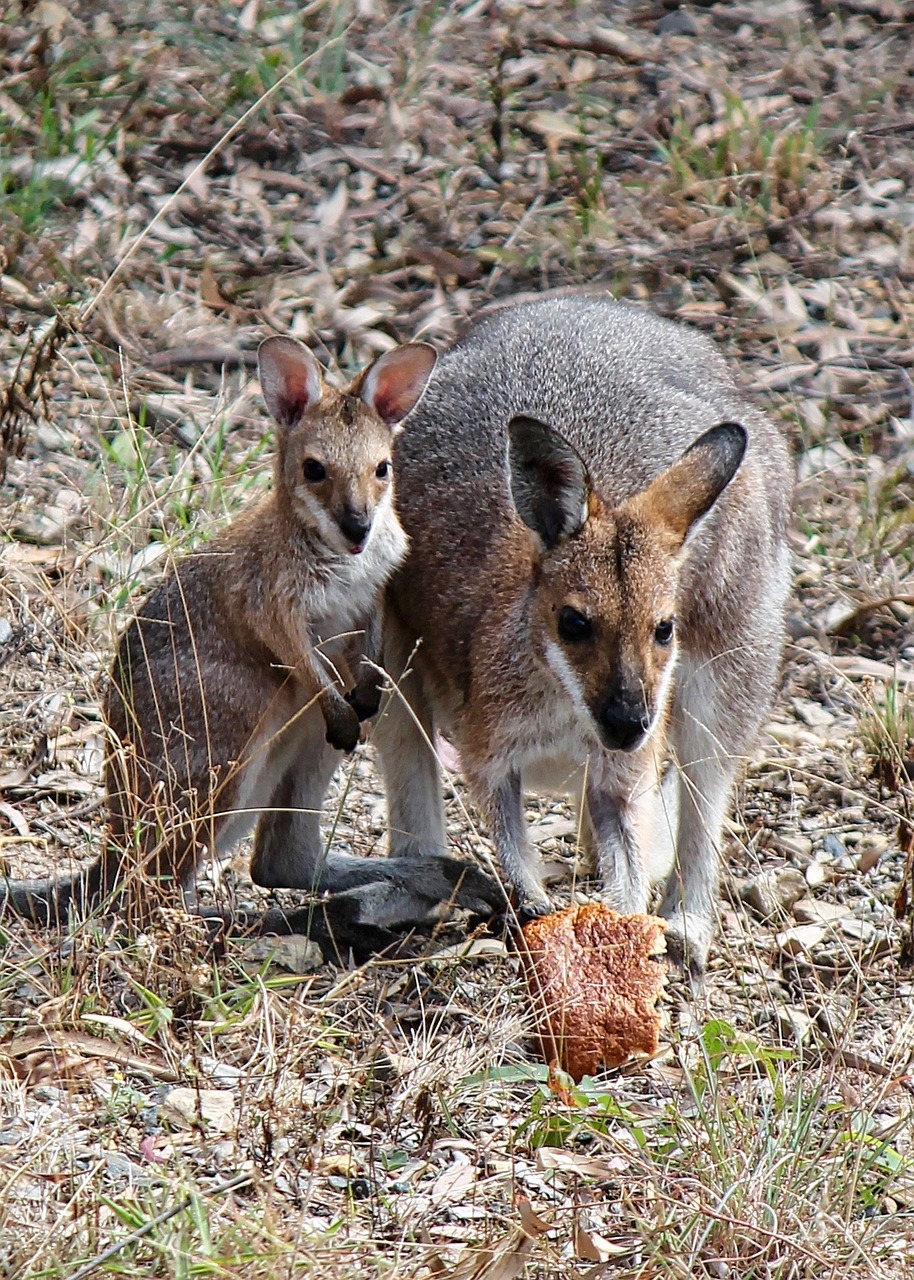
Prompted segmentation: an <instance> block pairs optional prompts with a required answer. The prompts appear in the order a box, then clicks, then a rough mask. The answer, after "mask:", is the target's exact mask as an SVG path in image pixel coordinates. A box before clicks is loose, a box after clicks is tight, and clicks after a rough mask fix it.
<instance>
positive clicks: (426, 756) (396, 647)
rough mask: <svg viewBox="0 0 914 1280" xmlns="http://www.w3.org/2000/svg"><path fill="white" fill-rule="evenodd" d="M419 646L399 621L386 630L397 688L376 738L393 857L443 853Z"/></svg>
mask: <svg viewBox="0 0 914 1280" xmlns="http://www.w3.org/2000/svg"><path fill="white" fill-rule="evenodd" d="M413 649H414V645H413V642H412V639H411V637H410V636H409V634H408V633H407V632H405V631H404V630H403V627H402V625H401V624H400V623H399V622H398V621H397V619H396V618H395V617H393V616H391V615H390V611H388V616H387V617H386V618H385V624H384V658H385V663H386V666H387V670H388V672H389V673H390V676H391V679H392V680H393V682H394V688H393V690H392V692H391V693H390V694H388V696H387V697H386V699H385V700H384V703H383V705H382V707H381V715H380V717H379V719H378V722H377V724H376V725H375V728H374V732H373V734H372V742H373V743H374V745H375V746H376V747H377V748H378V751H379V755H380V765H381V774H382V776H383V779H384V790H385V792H386V795H387V807H388V817H389V821H388V825H389V830H390V853H391V856H392V857H401V856H405V855H410V854H415V853H422V854H428V853H444V851H445V848H446V846H447V840H446V836H445V829H444V805H443V803H442V799H441V782H440V778H439V771H438V760H437V757H436V755H435V751H434V748H433V746H432V742H433V740H434V733H435V725H434V720H433V718H432V712H431V707H430V704H429V700H428V698H427V696H426V694H425V691H424V689H423V683H422V675H421V671H420V670H419V669H418V666H417V665H416V663H415V661H414V656H415V655H414V652H413Z"/></svg>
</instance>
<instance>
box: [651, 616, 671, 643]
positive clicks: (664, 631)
mask: <svg viewBox="0 0 914 1280" xmlns="http://www.w3.org/2000/svg"><path fill="white" fill-rule="evenodd" d="M672 639H673V619H672V618H664V619H663V621H662V622H658V623H657V625H656V627H654V640H655V641H656V642H657V644H660V645H663V647H664V648H666V646H667V645H668V644H669V643H670V641H671V640H672Z"/></svg>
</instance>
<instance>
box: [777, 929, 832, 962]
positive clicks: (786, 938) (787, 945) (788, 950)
mask: <svg viewBox="0 0 914 1280" xmlns="http://www.w3.org/2000/svg"><path fill="white" fill-rule="evenodd" d="M826 932H827V930H826V929H824V928H822V926H821V925H817V924H797V925H794V926H793V927H792V928H790V929H782V930H781V932H780V933H779V934H778V935H777V937H776V938H775V942H776V943H777V945H778V947H779V948H780V950H781V951H783V952H784V953H785V955H788V956H805V955H809V954H810V952H812V951H813V950H814V949H815V948H816V947H817V946H818V945H819V943H820V942H821V941H822V939H823V938H824V937H825V934H826Z"/></svg>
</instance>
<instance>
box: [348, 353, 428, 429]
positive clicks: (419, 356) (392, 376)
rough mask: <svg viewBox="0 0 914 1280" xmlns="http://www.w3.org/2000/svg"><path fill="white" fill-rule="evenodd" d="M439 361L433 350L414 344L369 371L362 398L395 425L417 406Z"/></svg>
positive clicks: (386, 356)
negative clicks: (436, 362)
mask: <svg viewBox="0 0 914 1280" xmlns="http://www.w3.org/2000/svg"><path fill="white" fill-rule="evenodd" d="M437 359H438V357H437V355H436V354H435V351H434V349H433V348H432V347H428V346H426V345H425V344H424V343H419V342H413V343H410V344H409V345H408V346H406V347H398V348H397V350H396V351H390V352H388V353H387V355H384V356H381V357H380V359H378V360H376V361H375V363H374V364H373V365H372V366H371V368H370V369H369V370H368V374H367V376H366V378H365V384H364V386H363V388H362V399H363V400H364V401H365V403H366V404H367V405H369V406H370V408H372V409H374V410H375V412H376V413H377V414H378V415H379V417H381V418H382V419H383V420H384V421H385V422H388V423H390V424H393V423H395V422H399V421H400V420H401V418H405V417H406V415H407V414H408V413H409V412H410V410H411V409H414V408H415V407H416V404H417V403H418V401H419V397H420V396H421V395H422V392H423V391H424V390H425V385H426V383H427V382H428V379H429V375H430V374H431V372H432V370H433V369H434V367H435V361H436V360H437Z"/></svg>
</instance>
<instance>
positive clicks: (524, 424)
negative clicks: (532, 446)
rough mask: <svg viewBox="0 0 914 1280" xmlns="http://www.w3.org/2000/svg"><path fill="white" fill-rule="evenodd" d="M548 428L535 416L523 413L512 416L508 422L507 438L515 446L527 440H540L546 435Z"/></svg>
mask: <svg viewBox="0 0 914 1280" xmlns="http://www.w3.org/2000/svg"><path fill="white" fill-rule="evenodd" d="M548 432H549V428H548V427H547V426H546V425H545V424H544V423H542V422H538V421H537V420H536V418H527V417H525V416H524V415H523V414H521V415H519V416H518V417H516V418H512V419H511V421H510V422H509V423H508V438H509V440H510V441H511V443H512V445H514V446H515V447H517V446H518V445H523V444H525V443H527V442H532V441H540V440H543V439H545V437H546V436H547V435H548Z"/></svg>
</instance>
